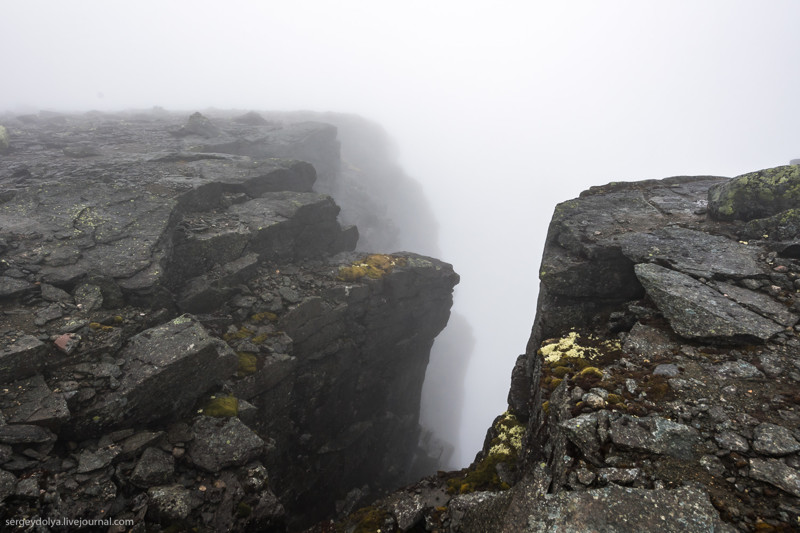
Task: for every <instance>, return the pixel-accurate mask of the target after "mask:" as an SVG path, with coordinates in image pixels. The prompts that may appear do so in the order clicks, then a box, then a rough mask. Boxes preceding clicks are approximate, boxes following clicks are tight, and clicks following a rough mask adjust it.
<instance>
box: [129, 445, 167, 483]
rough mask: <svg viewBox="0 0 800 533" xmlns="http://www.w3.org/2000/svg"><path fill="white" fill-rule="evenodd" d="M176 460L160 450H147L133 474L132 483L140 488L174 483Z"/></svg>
mask: <svg viewBox="0 0 800 533" xmlns="http://www.w3.org/2000/svg"><path fill="white" fill-rule="evenodd" d="M174 472H175V458H173V457H172V455H170V454H168V453H166V452H164V451H162V450H159V449H158V448H147V449H146V450H145V451H144V453H143V454H142V456H141V457H140V458H139V461H137V463H136V467H134V469H133V472H132V473H131V483H133V484H134V485H136V486H138V487H143V488H147V487H153V486H156V485H166V484H168V483H169V482H170V481H172V477H173V475H174Z"/></svg>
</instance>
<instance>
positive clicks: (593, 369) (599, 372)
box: [580, 366, 603, 379]
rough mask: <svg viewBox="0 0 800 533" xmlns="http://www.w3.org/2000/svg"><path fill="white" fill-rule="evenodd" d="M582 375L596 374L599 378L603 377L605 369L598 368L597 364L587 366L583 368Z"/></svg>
mask: <svg viewBox="0 0 800 533" xmlns="http://www.w3.org/2000/svg"><path fill="white" fill-rule="evenodd" d="M580 375H581V376H595V377H597V378H600V379H602V378H603V371H602V370H600V369H599V368H597V367H596V366H587V367H586V368H584V369H583V370H581V371H580Z"/></svg>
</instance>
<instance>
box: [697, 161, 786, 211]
mask: <svg viewBox="0 0 800 533" xmlns="http://www.w3.org/2000/svg"><path fill="white" fill-rule="evenodd" d="M799 184H800V168H799V167H797V166H796V165H787V166H781V167H775V168H768V169H765V170H759V171H757V172H751V173H749V174H743V175H741V176H738V177H736V178H734V179H732V180H730V181H728V182H726V183H721V184H719V185H715V186H713V187H711V188H710V189H709V190H708V212H709V214H710V215H711V216H712V217H714V218H716V219H718V220H733V219H736V220H753V219H755V218H765V217H769V216H772V215H775V214H777V213H780V212H781V211H784V210H786V209H791V208H793V207H796V206H797V205H798V203H800V192H798V190H800V189H799V188H798V185H799Z"/></svg>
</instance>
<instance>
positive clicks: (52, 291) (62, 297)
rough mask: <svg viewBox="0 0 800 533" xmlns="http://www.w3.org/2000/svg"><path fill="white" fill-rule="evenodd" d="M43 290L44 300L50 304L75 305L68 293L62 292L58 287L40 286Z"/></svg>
mask: <svg viewBox="0 0 800 533" xmlns="http://www.w3.org/2000/svg"><path fill="white" fill-rule="evenodd" d="M40 288H41V290H42V298H43V299H45V300H47V301H48V302H60V303H73V302H74V300H73V298H72V296H70V294H69V293H68V292H67V291H64V290H61V289H59V288H58V287H54V286H52V285H50V284H49V283H42V284H41V285H40Z"/></svg>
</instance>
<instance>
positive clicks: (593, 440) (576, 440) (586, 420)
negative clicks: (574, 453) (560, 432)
mask: <svg viewBox="0 0 800 533" xmlns="http://www.w3.org/2000/svg"><path fill="white" fill-rule="evenodd" d="M597 417H598V415H597V413H586V414H582V415H580V416H577V417H575V418H571V419H569V420H567V421H565V422H562V423H561V427H563V428H564V429H565V430H566V433H567V438H569V440H570V441H572V443H573V444H575V446H577V447H578V448H580V450H581V451H582V452H583V454H584V456H586V458H587V459H589V460H590V461H592V462H594V463H596V464H600V463H601V462H602V461H601V459H600V446H602V444H603V442H602V441H601V440H600V437H599V435H598V431H597Z"/></svg>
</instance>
